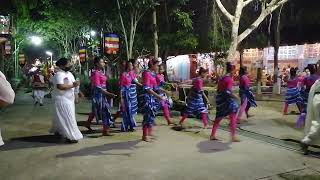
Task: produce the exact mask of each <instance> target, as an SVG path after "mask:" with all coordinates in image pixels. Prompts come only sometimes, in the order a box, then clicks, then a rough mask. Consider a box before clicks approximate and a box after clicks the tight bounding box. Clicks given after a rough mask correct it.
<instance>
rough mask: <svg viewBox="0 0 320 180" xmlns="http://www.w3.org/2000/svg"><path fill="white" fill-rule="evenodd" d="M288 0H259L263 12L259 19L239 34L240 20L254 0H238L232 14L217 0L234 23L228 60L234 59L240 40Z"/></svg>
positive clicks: (222, 10)
mask: <svg viewBox="0 0 320 180" xmlns="http://www.w3.org/2000/svg"><path fill="white" fill-rule="evenodd" d="M287 1H288V0H259V2H260V7H261V12H260V15H259V16H258V17H257V19H256V20H255V21H254V22H253V23H252V24H251V25H250V27H248V28H247V29H245V30H244V31H243V32H242V33H240V34H239V27H240V20H241V17H242V12H243V10H244V8H245V7H246V6H248V5H249V4H250V3H252V2H253V0H237V3H236V5H234V7H235V13H234V15H232V14H231V13H230V12H229V11H228V10H227V9H226V8H225V6H224V5H223V4H222V3H221V0H216V3H217V5H218V7H219V8H220V10H221V12H222V13H223V14H224V15H225V16H226V17H227V19H228V20H229V21H230V22H231V24H232V28H231V29H232V31H231V44H230V47H229V52H228V58H227V60H228V61H232V60H233V58H234V56H235V53H236V51H237V47H238V45H239V43H240V42H242V41H243V40H244V39H245V38H246V37H247V36H248V35H250V34H251V33H252V32H253V31H254V30H255V29H256V28H257V27H258V26H259V25H260V24H261V22H263V20H264V19H265V18H266V17H267V16H268V15H270V14H271V13H272V12H273V11H274V10H276V9H277V8H278V7H279V6H280V5H282V4H284V3H286V2H287Z"/></svg>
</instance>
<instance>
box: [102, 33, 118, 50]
mask: <svg viewBox="0 0 320 180" xmlns="http://www.w3.org/2000/svg"><path fill="white" fill-rule="evenodd" d="M119 44H120V37H119V35H118V34H115V33H107V34H104V53H105V54H108V55H110V54H118V52H119V49H120V48H119V47H120V45H119Z"/></svg>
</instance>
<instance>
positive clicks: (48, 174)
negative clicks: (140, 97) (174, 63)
mask: <svg viewBox="0 0 320 180" xmlns="http://www.w3.org/2000/svg"><path fill="white" fill-rule="evenodd" d="M259 105H261V108H262V109H261V110H266V109H267V110H268V112H269V113H271V114H276V112H277V111H276V110H275V109H273V107H269V106H268V105H267V104H263V103H260V102H259ZM89 107H90V105H89V103H88V102H83V103H82V104H80V105H79V106H78V108H77V112H78V114H77V120H78V122H79V124H80V125H81V124H83V123H82V122H83V121H85V120H86V118H87V116H86V115H85V113H87V112H88V111H89ZM51 109H52V108H51V105H50V104H47V105H46V106H45V107H34V106H33V105H32V102H31V100H30V97H29V96H24V97H22V98H19V100H18V102H17V104H16V105H14V106H12V107H10V108H7V109H5V110H3V112H1V113H0V127H1V129H2V133H3V134H2V136H3V138H4V139H5V140H6V143H7V144H6V145H5V146H3V147H1V148H0V175H1V179H6V180H10V179H14V180H19V179H23V180H24V179H36V180H38V179H70V180H72V179H77V180H79V179H80V180H81V179H84V180H87V179H130V180H131V179H141V180H144V179H146V180H153V179H154V180H167V179H174V180H180V179H181V180H182V179H187V180H188V179H190V180H193V179H197V180H207V179H215V180H216V179H217V180H220V179H221V180H222V179H225V180H231V179H235V180H238V179H239V180H247V179H248V180H251V179H299V178H300V179H301V178H303V179H306V178H315V179H320V175H319V172H320V168H319V167H320V162H319V160H318V159H315V158H311V157H304V156H302V155H300V154H299V153H297V152H293V151H288V150H285V149H283V148H279V147H277V146H273V145H271V144H268V143H264V142H263V141H259V140H256V139H254V138H248V137H246V136H240V139H241V140H242V142H240V143H232V144H231V143H229V133H228V132H226V131H223V130H219V132H218V136H219V137H221V138H222V139H223V141H222V142H214V141H208V136H209V133H210V130H209V129H207V130H200V132H199V129H197V127H198V126H201V123H200V122H199V121H197V120H193V119H190V120H188V122H187V124H186V125H185V126H186V127H190V128H188V129H186V130H185V131H175V130H173V129H171V128H170V127H167V126H164V124H165V121H164V120H163V119H162V118H161V117H159V118H158V121H157V124H158V126H157V127H156V130H155V135H156V136H157V139H156V140H155V142H153V143H146V142H142V141H140V137H141V128H138V131H136V132H133V133H117V131H115V136H113V137H101V136H100V133H99V132H97V133H93V134H85V139H83V140H82V141H80V142H79V143H78V144H72V145H67V144H64V143H62V142H59V141H58V140H57V139H56V138H55V137H53V136H48V133H47V132H48V129H49V128H50V123H51V117H52V116H51V113H52V111H51ZM33 113H37V115H36V116H33V115H32V114H33ZM260 113H261V112H260V109H256V110H253V111H252V114H254V115H255V116H254V118H255V119H250V120H251V121H252V122H251V123H252V124H253V125H252V126H250V127H251V128H253V129H255V130H257V131H259V132H260V131H262V130H263V129H264V128H263V127H264V126H266V128H267V130H265V132H268V133H271V134H276V133H273V132H271V131H270V129H272V128H275V129H277V128H280V129H279V132H282V134H281V133H279V134H276V136H277V137H278V136H279V137H280V136H283V134H285V133H287V134H288V135H289V134H290V131H289V129H290V128H289V129H283V128H285V124H283V125H281V126H280V127H278V126H277V125H278V124H276V123H267V122H264V121H267V120H268V119H269V118H271V116H265V115H264V116H263V114H261V115H260ZM213 115H214V114H211V115H210V116H213ZM141 118H142V117H141V116H138V117H137V119H138V121H141ZM256 119H258V120H256ZM262 119H264V120H262ZM271 119H272V118H271ZM273 119H276V118H273ZM174 120H175V121H176V122H177V121H178V117H174ZM226 123H227V121H224V124H226ZM269 126H270V127H269ZM248 127H249V126H248ZM94 128H95V129H100V126H94ZM268 128H269V129H268ZM80 129H81V130H82V131H83V132H84V133H86V130H85V128H83V127H81V126H80ZM276 131H278V130H276ZM292 132H294V131H293V130H292ZM298 132H299V131H298ZM294 134H295V133H294ZM294 136H299V135H298V134H295V135H294ZM308 174H310V175H311V176H307V175H308Z"/></svg>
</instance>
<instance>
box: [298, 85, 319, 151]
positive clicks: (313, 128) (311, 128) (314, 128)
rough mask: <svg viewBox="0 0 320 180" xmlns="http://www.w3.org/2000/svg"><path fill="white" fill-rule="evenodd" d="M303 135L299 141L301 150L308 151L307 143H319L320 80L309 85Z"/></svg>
mask: <svg viewBox="0 0 320 180" xmlns="http://www.w3.org/2000/svg"><path fill="white" fill-rule="evenodd" d="M304 131H305V136H304V138H303V139H302V141H301V146H302V150H303V151H304V153H305V154H307V153H308V146H309V145H320V80H317V81H316V82H315V83H314V85H313V86H312V87H311V89H310V92H309V97H308V106H307V118H306V124H305V129H304Z"/></svg>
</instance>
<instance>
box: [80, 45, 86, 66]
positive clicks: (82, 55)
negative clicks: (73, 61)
mask: <svg viewBox="0 0 320 180" xmlns="http://www.w3.org/2000/svg"><path fill="white" fill-rule="evenodd" d="M79 59H80V63H85V62H86V60H87V49H86V47H85V46H82V47H80V49H79Z"/></svg>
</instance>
